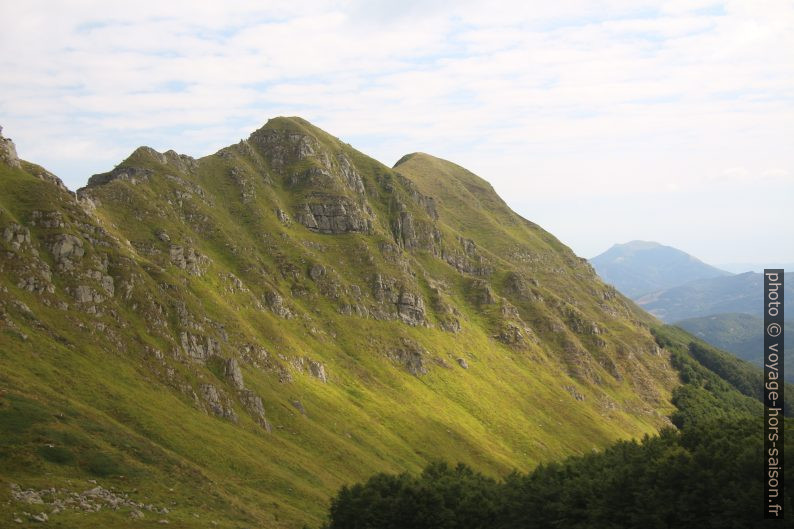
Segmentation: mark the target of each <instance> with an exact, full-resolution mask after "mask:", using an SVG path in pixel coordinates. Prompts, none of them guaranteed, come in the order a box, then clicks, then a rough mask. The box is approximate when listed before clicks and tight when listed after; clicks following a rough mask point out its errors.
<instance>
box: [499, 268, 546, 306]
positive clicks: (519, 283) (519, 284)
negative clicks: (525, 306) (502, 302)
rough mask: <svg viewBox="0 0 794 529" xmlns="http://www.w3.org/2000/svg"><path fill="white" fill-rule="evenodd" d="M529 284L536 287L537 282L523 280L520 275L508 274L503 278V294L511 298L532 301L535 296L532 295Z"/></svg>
mask: <svg viewBox="0 0 794 529" xmlns="http://www.w3.org/2000/svg"><path fill="white" fill-rule="evenodd" d="M530 284H532V285H533V286H538V282H537V281H536V280H534V279H530V280H528V281H527V280H525V279H524V278H523V277H522V276H521V275H520V274H518V273H516V272H510V273H508V274H507V275H506V276H505V279H504V283H503V288H504V293H505V295H507V296H510V297H511V298H514V299H518V300H522V301H526V300H534V299H536V296H535V295H534V294H533V292H532V290H531V288H530Z"/></svg>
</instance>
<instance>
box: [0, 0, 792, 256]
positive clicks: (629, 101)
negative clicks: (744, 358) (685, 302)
mask: <svg viewBox="0 0 794 529" xmlns="http://www.w3.org/2000/svg"><path fill="white" fill-rule="evenodd" d="M3 4H4V5H3V7H2V12H3V16H2V20H1V21H0V44H2V47H3V49H4V50H7V52H6V53H4V54H2V56H0V68H2V71H3V76H2V77H0V125H2V126H3V127H4V134H5V135H6V136H8V137H11V138H13V139H14V141H15V142H16V144H17V150H18V151H19V153H20V156H22V157H23V158H26V159H29V160H32V161H36V162H38V163H41V164H42V165H44V166H46V167H47V168H48V169H50V170H51V171H53V172H54V173H56V174H58V175H59V176H60V177H61V178H62V179H63V180H64V182H65V183H66V184H67V185H68V186H69V187H70V188H72V189H74V188H77V187H80V186H81V185H83V184H84V183H85V181H86V180H87V178H88V177H89V176H90V175H91V174H93V173H97V172H102V171H106V170H108V169H110V168H112V167H113V165H115V164H116V163H118V162H119V161H120V160H122V159H123V158H124V157H125V156H126V155H128V154H129V153H130V152H132V150H133V149H134V148H135V147H137V146H138V145H150V146H152V147H154V148H156V149H158V150H161V151H162V150H167V149H175V150H177V151H179V152H182V153H185V154H190V155H193V156H202V155H205V154H210V153H212V152H214V151H216V150H217V149H219V148H221V147H223V146H225V145H228V144H231V143H235V142H236V141H238V140H239V139H240V138H244V137H247V136H248V134H249V133H250V132H251V131H253V130H254V129H256V128H258V127H259V126H261V125H262V124H263V123H264V122H265V121H266V120H267V119H268V118H270V117H273V116H277V115H300V116H302V117H304V118H306V119H308V120H310V121H312V122H313V123H315V124H316V125H318V126H320V127H322V128H324V129H325V130H327V131H329V132H331V133H332V134H334V135H336V136H339V137H340V138H342V139H343V140H345V141H347V142H349V143H351V144H352V145H353V146H355V147H357V148H358V149H360V150H362V151H364V152H366V153H368V154H370V155H372V156H374V157H375V158H377V159H378V160H380V161H382V162H383V163H385V164H387V165H392V164H393V163H394V162H395V161H396V160H397V159H399V158H400V156H402V155H403V154H405V153H408V152H414V151H424V152H428V153H431V154H434V155H436V156H440V157H443V158H447V159H450V160H452V161H455V162H456V163H459V164H460V165H463V166H464V167H467V168H468V169H471V170H472V171H474V172H475V173H477V174H479V175H481V176H482V177H484V178H486V179H487V180H489V181H490V182H491V183H493V185H494V187H495V188H496V189H497V191H498V192H499V193H500V194H502V196H503V197H504V198H505V199H506V200H507V202H508V203H509V204H510V205H511V206H512V207H513V208H514V209H516V210H517V211H518V212H519V213H521V214H522V215H523V216H525V217H527V218H529V219H531V220H533V221H535V222H538V223H539V224H541V225H542V226H543V227H545V228H546V229H548V230H549V231H551V232H552V233H554V234H555V235H557V236H558V237H559V238H560V239H561V240H562V241H563V242H565V243H566V244H568V245H569V246H571V247H572V248H573V249H574V250H575V251H576V252H577V253H578V254H580V255H582V256H585V257H591V256H593V255H595V254H597V253H600V252H601V251H603V250H605V249H606V248H608V247H609V246H611V245H612V244H613V243H615V242H625V241H628V240H631V239H645V240H657V241H659V242H661V243H664V244H669V245H672V246H676V247H679V248H681V249H683V250H685V251H688V252H691V253H693V254H695V255H697V256H698V257H701V258H702V259H704V260H706V261H709V262H712V263H716V264H719V263H722V262H731V261H743V262H759V261H776V262H781V261H794V244H792V242H791V241H794V208H792V207H791V203H792V199H793V198H794V149H792V148H791V145H792V140H793V139H794V52H792V51H791V50H794V32H792V31H791V28H792V27H794V3H792V2H775V1H770V2H763V1H758V2H756V1H754V2H745V1H741V2H711V1H698V0H689V1H680V2H666V3H658V2H642V1H632V2H624V1H608V2H576V1H572V2H553V3H552V2H534V3H533V2H529V3H528V2H501V3H498V4H494V3H490V2H489V3H485V2H465V1H464V2H444V1H437V2H301V1H295V2H290V3H284V2H278V3H276V2H272V3H269V2H264V3H263V2H241V1H229V2H201V1H190V2H187V1H173V2H150V1H148V0H142V1H138V2H134V3H131V2H107V1H105V2H95V1H93V0H84V1H76V0H75V1H71V2H61V3H52V2H41V1H38V2H37V1H30V2H15V3H10V2H4V3H3ZM8 50H12V51H11V52H9V51H8ZM773 225H774V226H776V229H774V230H773V229H771V227H772V226H773Z"/></svg>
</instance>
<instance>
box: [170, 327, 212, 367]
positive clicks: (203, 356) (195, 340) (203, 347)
mask: <svg viewBox="0 0 794 529" xmlns="http://www.w3.org/2000/svg"><path fill="white" fill-rule="evenodd" d="M179 341H180V344H181V345H182V350H183V351H184V352H185V354H187V356H188V357H189V358H190V359H192V360H195V361H197V362H200V363H204V362H206V361H207V360H208V359H209V358H210V357H211V356H213V355H217V354H218V353H219V352H220V346H219V345H218V342H217V341H215V340H214V339H213V338H210V337H209V336H197V335H195V334H191V333H189V332H182V333H180V335H179Z"/></svg>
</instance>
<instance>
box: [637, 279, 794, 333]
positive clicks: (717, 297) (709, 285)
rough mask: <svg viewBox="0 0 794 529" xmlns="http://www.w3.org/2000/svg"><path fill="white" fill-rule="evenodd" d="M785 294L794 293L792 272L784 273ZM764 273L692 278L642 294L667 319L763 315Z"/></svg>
mask: <svg viewBox="0 0 794 529" xmlns="http://www.w3.org/2000/svg"><path fill="white" fill-rule="evenodd" d="M784 279H785V287H784V288H785V294H786V295H789V296H791V295H794V285H792V283H791V280H792V274H791V273H786V274H784ZM763 289H764V276H763V274H757V273H755V272H745V273H744V274H737V275H735V276H728V277H714V278H710V279H703V280H699V281H692V282H689V283H686V284H683V285H679V286H677V287H673V288H669V289H666V290H660V291H658V292H652V293H650V294H646V295H644V296H640V297H639V298H637V299H636V300H635V301H636V302H637V304H638V305H640V306H641V307H642V308H644V309H645V310H647V311H648V312H650V313H651V314H653V315H654V316H657V317H658V318H661V319H662V320H664V321H667V322H677V321H680V320H685V319H689V318H698V317H702V316H709V315H714V314H726V313H741V314H750V315H753V316H756V317H759V318H761V317H763Z"/></svg>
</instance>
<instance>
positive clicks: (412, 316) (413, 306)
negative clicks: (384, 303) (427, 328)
mask: <svg viewBox="0 0 794 529" xmlns="http://www.w3.org/2000/svg"><path fill="white" fill-rule="evenodd" d="M397 314H399V316H400V319H401V320H402V321H403V322H405V323H407V324H408V325H413V326H417V325H424V323H425V302H424V300H422V297H421V296H420V295H418V294H414V293H412V292H407V291H403V292H400V297H399V298H398V299H397Z"/></svg>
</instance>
